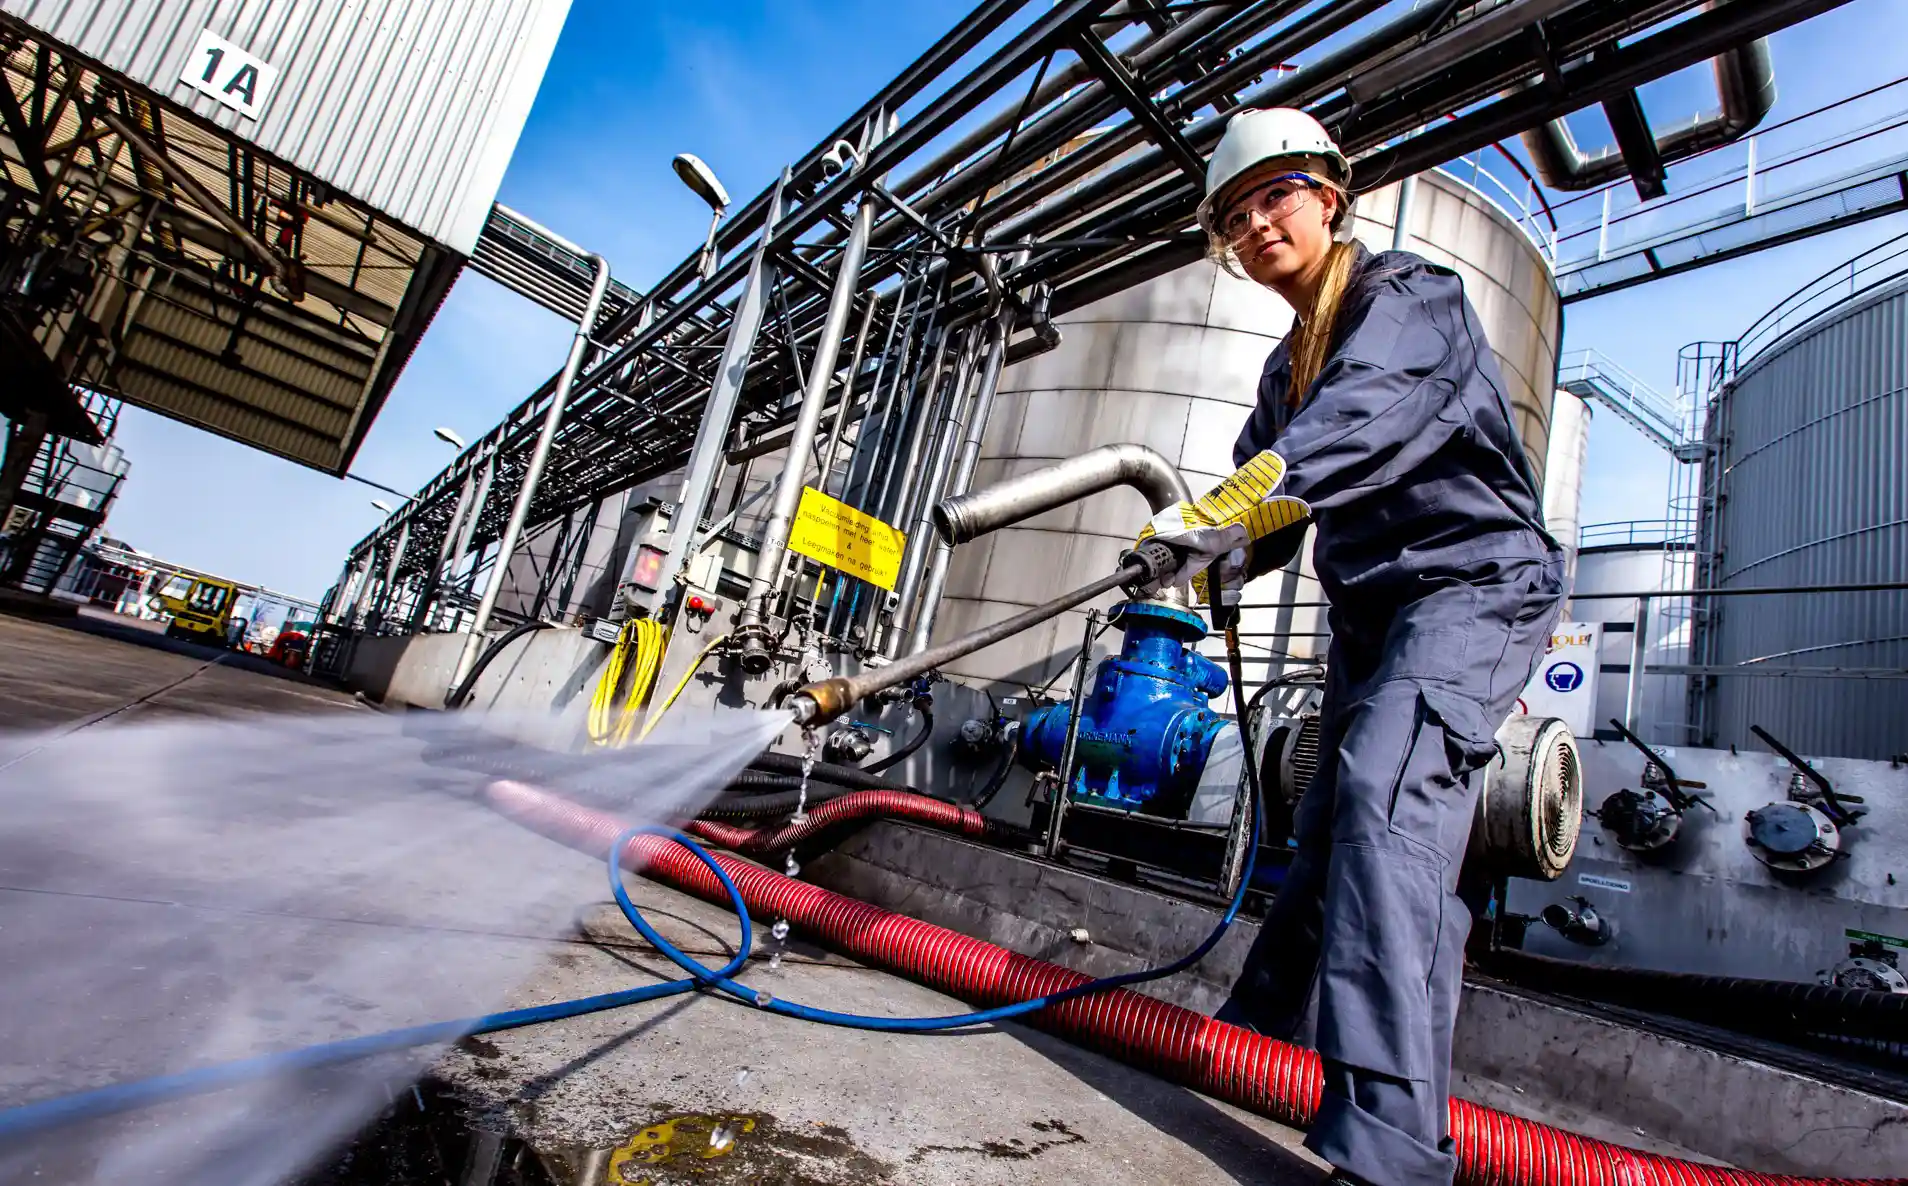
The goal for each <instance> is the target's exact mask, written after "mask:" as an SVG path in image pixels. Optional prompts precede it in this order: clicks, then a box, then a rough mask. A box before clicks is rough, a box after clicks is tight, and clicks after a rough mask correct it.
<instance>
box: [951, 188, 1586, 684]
mask: <svg viewBox="0 0 1908 1186" xmlns="http://www.w3.org/2000/svg"><path fill="white" fill-rule="evenodd" d="M1418 180H1419V185H1418V187H1417V196H1416V198H1415V199H1414V200H1413V201H1412V202H1411V203H1409V204H1408V206H1407V217H1406V223H1407V227H1406V229H1407V231H1408V234H1407V235H1406V237H1405V240H1406V241H1405V244H1404V245H1405V247H1406V248H1407V249H1408V250H1411V251H1415V252H1418V253H1419V254H1421V255H1423V256H1425V257H1426V258H1428V259H1430V260H1432V261H1433V262H1435V263H1439V264H1444V265H1446V266H1449V267H1452V268H1455V269H1456V270H1457V271H1458V273H1459V274H1460V275H1461V276H1463V278H1464V283H1465V286H1466V290H1467V292H1468V294H1469V296H1470V299H1471V303H1472V304H1473V305H1474V306H1475V307H1476V309H1477V312H1478V316H1479V317H1480V318H1481V319H1482V320H1483V323H1484V327H1485V330H1486V332H1487V333H1488V334H1489V336H1490V341H1491V347H1492V349H1493V350H1494V351H1495V352H1496V354H1497V358H1498V362H1499V364H1500V365H1501V367H1502V370H1503V373H1504V380H1505V383H1506V385H1507V386H1508V388H1509V391H1508V392H1507V394H1508V395H1509V397H1510V399H1511V402H1512V405H1513V408H1514V410H1515V414H1516V417H1517V423H1518V429H1519V432H1520V433H1521V434H1522V436H1523V439H1524V443H1525V448H1526V449H1527V450H1528V452H1529V455H1530V459H1531V463H1532V465H1533V466H1534V467H1535V469H1536V470H1537V472H1538V473H1539V474H1540V475H1541V474H1542V473H1543V470H1544V462H1545V456H1546V452H1547V450H1548V447H1549V436H1550V407H1551V397H1552V393H1553V391H1554V390H1555V385H1556V359H1557V343H1558V337H1559V333H1560V330H1561V328H1562V324H1561V317H1560V306H1559V304H1558V300H1557V288H1556V283H1555V280H1554V279H1553V277H1552V275H1551V272H1550V268H1549V265H1548V263H1547V262H1546V261H1545V259H1544V258H1543V256H1542V254H1541V253H1540V252H1539V251H1538V249H1537V246H1536V245H1535V244H1534V243H1533V242H1532V241H1531V239H1530V237H1529V236H1528V235H1527V234H1526V233H1525V232H1524V231H1522V230H1520V229H1519V228H1518V226H1517V224H1516V222H1515V221H1514V220H1513V219H1512V218H1511V217H1510V216H1508V215H1506V214H1505V213H1504V211H1502V210H1501V209H1499V208H1498V206H1497V205H1496V204H1495V203H1493V202H1492V201H1490V200H1488V199H1486V198H1485V197H1484V196H1483V195H1481V194H1480V193H1478V192H1477V191H1476V190H1474V189H1472V188H1471V187H1470V186H1468V185H1466V184H1464V183H1463V182H1460V181H1457V180H1454V179H1453V178H1451V177H1450V176H1447V175H1445V174H1442V173H1430V174H1425V175H1423V176H1421V177H1420V178H1419V179H1418ZM1396 209H1397V186H1395V185H1394V186H1388V187H1386V188H1384V189H1381V190H1378V191H1375V192H1374V193H1371V194H1368V195H1366V196H1364V197H1362V198H1360V199H1359V202H1358V206H1357V221H1356V224H1355V229H1356V233H1357V235H1358V238H1359V239H1360V240H1361V241H1363V242H1364V244H1365V245H1366V246H1367V247H1369V248H1370V249H1372V250H1373V251H1384V250H1387V249H1389V248H1390V246H1391V244H1392V239H1393V236H1392V223H1393V221H1394V218H1395V211H1396ZM1056 321H1057V323H1058V324H1059V326H1060V329H1061V333H1062V341H1061V344H1060V346H1059V348H1058V349H1056V350H1053V351H1051V352H1050V353H1047V354H1044V355H1040V356H1038V357H1035V358H1032V359H1029V360H1028V361H1026V362H1024V363H1021V364H1019V365H1017V366H1014V367H1011V368H1009V369H1008V370H1007V372H1006V373H1005V374H1004V375H1003V376H1002V377H1001V382H1000V394H999V397H998V399H997V400H996V402H995V405H994V409H993V414H992V416H991V418H990V419H989V421H988V424H987V429H986V435H985V437H984V439H983V441H982V448H981V461H980V465H979V467H978V469H977V470H976V472H975V474H974V481H973V488H974V489H981V488H984V487H986V486H988V485H990V484H992V483H994V482H998V481H1001V480H1003V479H1005V478H1010V477H1017V476H1019V475H1021V474H1024V473H1027V472H1029V471H1030V470H1034V469H1038V468H1040V467H1042V466H1045V465H1048V464H1051V463H1052V462H1054V461H1056V460H1059V459H1061V458H1065V457H1071V456H1074V455H1075V454H1078V453H1081V452H1084V451H1086V450H1087V449H1091V448H1094V447H1096V446H1099V445H1105V444H1111V443H1115V442H1133V443H1137V444H1142V445H1148V446H1151V447H1152V448H1154V449H1157V450H1158V451H1159V452H1161V453H1163V454H1165V455H1166V456H1167V457H1168V458H1170V459H1171V460H1172V461H1174V462H1175V463H1176V464H1177V465H1178V466H1179V467H1180V469H1181V470H1182V471H1183V472H1184V473H1185V476H1186V481H1187V483H1188V485H1190V486H1191V488H1192V489H1193V491H1194V492H1195V493H1198V492H1202V491H1204V490H1207V489H1209V488H1210V487H1211V486H1212V485H1213V484H1214V483H1216V482H1217V481H1219V479H1220V478H1221V477H1223V476H1224V475H1226V474H1227V473H1230V472H1231V470H1232V445H1233V442H1234V441H1235V440H1236V439H1237V437H1238V435H1239V430H1240V428H1241V427H1242V426H1243V425H1244V424H1245V420H1246V417H1247V415H1248V414H1249V412H1250V409H1251V407H1252V403H1253V399H1254V397H1255V395H1256V392H1257V387H1258V380H1259V372H1260V370H1261V369H1262V368H1263V366H1264V364H1265V359H1266V356H1267V355H1268V354H1270V353H1271V352H1272V348H1273V347H1274V346H1275V345H1277V344H1278V341H1279V339H1280V338H1281V337H1283V336H1284V334H1285V332H1286V330H1287V328H1288V327H1289V326H1290V325H1291V323H1292V313H1291V310H1290V309H1289V308H1288V307H1287V306H1286V304H1285V302H1284V301H1283V300H1281V299H1280V298H1279V297H1278V296H1277V295H1276V294H1274V293H1272V292H1271V291H1270V290H1268V289H1264V288H1261V287H1259V286H1258V285H1256V284H1253V283H1251V282H1249V281H1245V280H1240V279H1235V278H1234V277H1232V276H1229V275H1227V274H1226V273H1224V272H1223V271H1221V270H1220V269H1219V268H1218V267H1216V266H1214V265H1213V264H1210V263H1206V262H1203V261H1202V262H1199V263H1195V264H1189V265H1188V266H1186V267H1184V268H1180V269H1179V270H1177V271H1174V272H1170V273H1168V274H1166V275H1165V276H1161V277H1160V278H1158V279H1156V280H1153V281H1150V282H1148V283H1146V284H1142V285H1138V286H1136V287H1134V288H1131V289H1128V290H1127V291H1125V292H1121V293H1118V294H1115V295H1113V296H1110V297H1107V298H1105V299H1104V300H1101V301H1097V302H1095V303H1094V304H1091V305H1088V306H1086V307H1084V308H1081V309H1077V310H1074V311H1073V312H1070V313H1068V314H1065V315H1064V316H1062V317H1059V318H1057V319H1056ZM1147 515H1148V511H1147V507H1146V502H1145V500H1144V499H1143V498H1141V496H1140V495H1139V494H1138V493H1137V492H1135V491H1132V490H1127V489H1118V490H1111V491H1107V492H1106V493H1103V494H1097V495H1094V496H1092V497H1090V498H1087V499H1085V500H1084V501H1082V502H1079V503H1076V504H1074V505H1072V506H1067V507H1062V508H1061V509H1059V510H1056V511H1052V512H1049V513H1047V514H1044V515H1041V516H1039V517H1037V518H1034V519H1031V520H1028V521H1027V522H1025V523H1022V524H1019V525H1017V526H1014V527H1011V528H1007V529H1005V530H1002V531H999V532H996V533H994V534H993V535H991V536H986V537H983V538H981V539H979V540H976V541H974V542H972V543H968V544H964V545H962V546H961V547H959V548H957V549H955V552H954V559H953V564H952V567H951V568H950V570H949V577H948V585H947V595H946V599H945V601H944V602H943V603H942V605H941V608H940V614H939V616H938V617H937V619H936V621H935V626H934V640H935V641H937V642H938V641H941V640H944V639H948V638H952V637H954V636H955V635H957V634H961V633H965V632H966V631H968V630H972V629H974V628H975V627H978V626H981V625H984V624H986V623H989V622H993V621H998V620H999V619H1001V618H1004V617H1007V616H1009V615H1011V614H1013V613H1015V612H1017V611H1018V610H1020V609H1022V608H1025V607H1027V606H1030V605H1036V604H1039V603H1040V602H1042V601H1045V600H1047V599H1048V598H1050V597H1051V596H1053V595H1054V594H1055V593H1056V592H1058V591H1060V590H1063V589H1068V588H1073V587H1077V586H1079V585H1083V584H1085V583H1087V582H1088V581H1089V580H1092V579H1093V578H1095V577H1099V576H1103V575H1105V574H1106V573H1107V572H1109V571H1111V570H1112V568H1113V566H1114V564H1115V562H1116V560H1117V558H1118V556H1119V553H1120V551H1121V550H1122V549H1123V548H1125V547H1127V546H1128V545H1129V544H1130V543H1131V542H1132V538H1133V534H1134V532H1136V531H1137V530H1138V529H1139V527H1140V525H1141V524H1143V523H1144V522H1145V521H1146V518H1147ZM1306 552H1307V554H1306V555H1305V556H1304V557H1303V558H1302V561H1301V562H1300V563H1299V564H1298V565H1296V566H1294V567H1293V568H1292V569H1290V570H1289V571H1287V572H1284V573H1280V574H1273V575H1270V576H1267V577H1264V578H1262V579H1261V580H1259V581H1257V582H1255V583H1254V584H1253V585H1252V586H1251V587H1250V588H1249V589H1248V590H1247V594H1246V604H1247V606H1248V609H1247V611H1246V613H1245V615H1244V620H1243V625H1242V631H1243V633H1244V635H1245V638H1244V642H1245V643H1246V644H1247V649H1246V656H1247V661H1248V670H1247V673H1246V674H1247V678H1248V680H1252V679H1255V678H1259V677H1263V676H1264V675H1266V674H1267V673H1268V672H1276V671H1278V670H1280V669H1281V668H1282V666H1284V665H1286V664H1288V663H1292V662H1294V661H1296V662H1307V661H1310V660H1311V659H1312V658H1313V656H1314V655H1316V654H1321V653H1322V652H1323V644H1324V639H1323V637H1322V635H1321V632H1322V631H1323V630H1324V626H1323V621H1324V613H1323V610H1321V609H1319V608H1318V607H1317V605H1316V604H1315V603H1317V602H1319V601H1320V600H1321V595H1320V592H1319V587H1318V583H1317V581H1316V580H1315V579H1313V577H1312V575H1311V557H1310V555H1309V552H1310V548H1309V545H1308V547H1307V549H1306ZM1112 600H1114V598H1112V597H1108V598H1107V602H1108V603H1110V602H1111V601H1112ZM1307 603H1313V604H1307ZM1252 606H1261V607H1267V608H1259V609H1253V608H1250V607H1252ZM1084 613H1085V611H1084V610H1083V611H1080V612H1078V613H1069V614H1066V615H1063V616H1062V617H1060V618H1059V619H1056V620H1055V621H1053V622H1051V623H1049V624H1048V625H1046V626H1044V627H1040V628H1037V629H1035V630H1032V631H1029V632H1027V633H1025V634H1022V635H1019V636H1017V637H1015V638H1014V639H1012V640H1010V641H1008V642H1006V643H1003V644H1000V645H998V646H995V647H991V648H989V649H987V650H983V651H980V652H978V653H977V654H975V655H971V656H969V657H968V658H966V659H963V660H960V661H958V662H956V663H953V664H950V665H949V670H950V672H953V673H958V674H961V675H965V676H968V677H970V678H974V679H980V680H987V681H994V682H999V683H1003V684H1005V685H1007V686H1008V687H1010V688H1011V687H1014V686H1016V685H1032V686H1034V687H1038V686H1040V685H1042V684H1044V683H1046V682H1047V681H1048V680H1050V679H1054V678H1055V677H1056V676H1060V675H1061V674H1062V672H1063V671H1064V670H1065V669H1066V668H1067V666H1068V661H1069V659H1070V657H1071V656H1072V654H1074V653H1075V652H1077V650H1078V649H1079V646H1080V642H1081V639H1082V637H1083V627H1084V622H1083V617H1084ZM1118 642H1119V640H1118V638H1117V636H1115V637H1112V638H1109V639H1102V640H1101V645H1100V646H1099V647H1098V648H1096V649H1097V650H1098V652H1099V653H1109V652H1111V651H1117V650H1118V649H1119V648H1118ZM1212 653H1215V654H1216V653H1217V650H1216V648H1213V649H1212ZM1056 688H1057V691H1058V693H1059V694H1061V695H1064V694H1065V693H1066V691H1067V688H1066V680H1065V679H1064V678H1061V679H1059V680H1058V681H1057V684H1056Z"/></svg>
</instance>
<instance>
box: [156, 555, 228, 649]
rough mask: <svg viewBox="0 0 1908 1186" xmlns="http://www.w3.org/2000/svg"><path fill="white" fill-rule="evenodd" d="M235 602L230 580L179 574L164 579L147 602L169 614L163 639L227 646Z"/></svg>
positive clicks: (157, 610)
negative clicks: (162, 584)
mask: <svg viewBox="0 0 1908 1186" xmlns="http://www.w3.org/2000/svg"><path fill="white" fill-rule="evenodd" d="M237 602H238V588H237V586H235V585H233V584H232V582H230V581H222V580H220V579H219V578H217V577H203V576H192V577H188V576H186V575H184V574H183V573H182V574H180V575H178V576H175V577H173V578H172V580H170V581H168V582H167V583H166V585H165V587H164V588H162V589H161V590H160V591H159V592H158V593H156V594H154V595H153V596H152V598H151V600H150V601H148V602H147V604H148V605H149V606H150V607H151V608H152V609H153V611H154V612H156V613H162V614H167V615H170V617H171V620H170V621H168V622H167V623H166V637H167V638H182V639H184V640H186V641H187V642H197V643H203V644H205V645H206V646H214V647H224V646H228V645H230V644H229V643H228V641H227V634H228V632H229V630H230V629H231V624H232V610H233V609H234V607H235V606H236V604H237Z"/></svg>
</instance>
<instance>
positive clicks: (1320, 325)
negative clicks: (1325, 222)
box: [1285, 242, 1357, 408]
mask: <svg viewBox="0 0 1908 1186" xmlns="http://www.w3.org/2000/svg"><path fill="white" fill-rule="evenodd" d="M1356 255H1357V249H1356V248H1355V247H1354V246H1353V245H1352V244H1351V243H1349V242H1340V243H1333V244H1332V247H1331V250H1330V251H1329V252H1328V253H1327V254H1326V257H1325V267H1324V270H1323V272H1322V273H1321V274H1320V276H1319V281H1318V291H1317V293H1315V294H1314V295H1313V297H1312V307H1311V308H1310V309H1308V310H1306V312H1305V315H1304V316H1303V317H1300V318H1298V319H1297V320H1295V321H1293V323H1292V333H1291V338H1290V346H1289V349H1288V353H1289V355H1290V357H1291V359H1292V382H1291V385H1290V386H1289V387H1287V388H1286V391H1285V402H1286V404H1287V405H1289V406H1290V407H1293V408H1296V407H1298V406H1299V405H1300V404H1301V403H1303V402H1304V401H1305V393H1306V392H1307V391H1309V390H1310V389H1311V386H1312V384H1313V383H1315V382H1317V381H1318V373H1319V371H1321V370H1323V369H1324V367H1325V357H1326V355H1327V354H1328V353H1329V352H1330V351H1331V348H1332V328H1333V326H1335V325H1336V324H1337V323H1338V307H1339V305H1340V304H1342V303H1343V302H1344V299H1345V290H1346V288H1348V287H1349V286H1350V285H1351V274H1352V262H1353V260H1354V259H1355V258H1356Z"/></svg>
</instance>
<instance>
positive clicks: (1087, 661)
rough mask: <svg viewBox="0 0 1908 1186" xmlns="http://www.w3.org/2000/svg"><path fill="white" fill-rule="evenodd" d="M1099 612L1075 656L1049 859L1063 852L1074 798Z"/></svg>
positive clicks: (1090, 614)
mask: <svg viewBox="0 0 1908 1186" xmlns="http://www.w3.org/2000/svg"><path fill="white" fill-rule="evenodd" d="M1099 624H1100V616H1099V614H1097V613H1095V612H1094V611H1093V610H1088V611H1087V616H1086V632H1085V636H1084V637H1082V638H1081V640H1080V654H1079V655H1078V656H1077V657H1076V658H1075V659H1074V660H1073V698H1072V700H1071V701H1070V703H1071V704H1072V705H1073V711H1072V712H1070V713H1068V714H1067V736H1066V741H1065V743H1064V744H1063V745H1062V746H1061V747H1060V778H1059V780H1058V781H1056V782H1055V783H1054V784H1053V802H1051V803H1049V804H1048V805H1047V839H1046V853H1047V858H1048V859H1049V860H1051V859H1053V858H1054V857H1057V856H1059V855H1060V828H1061V825H1062V823H1063V822H1064V821H1065V819H1066V815H1067V807H1068V805H1069V804H1070V803H1071V802H1072V800H1073V772H1074V761H1075V759H1076V758H1077V757H1078V756H1079V746H1080V721H1081V718H1083V717H1085V716H1086V713H1085V712H1084V711H1083V709H1084V707H1085V702H1086V678H1087V670H1088V669H1089V668H1091V667H1092V666H1093V640H1094V637H1095V636H1096V635H1098V633H1099V630H1098V626H1099Z"/></svg>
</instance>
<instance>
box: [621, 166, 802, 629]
mask: <svg viewBox="0 0 1908 1186" xmlns="http://www.w3.org/2000/svg"><path fill="white" fill-rule="evenodd" d="M788 182H789V173H788V170H787V169H783V170H782V179H781V181H780V182H778V183H777V184H776V186H775V198H774V200H773V201H771V202H770V203H769V209H768V213H767V214H766V215H765V216H764V217H765V218H766V221H765V223H764V224H763V228H762V237H761V239H759V240H758V241H757V242H756V244H755V257H754V259H752V260H751V261H750V262H749V270H748V276H747V279H745V280H744V281H743V282H742V291H741V293H740V294H739V295H737V297H736V298H735V313H734V315H733V316H731V317H730V319H729V336H728V338H727V339H726V340H725V341H724V342H723V343H722V358H721V360H720V361H719V362H717V363H716V377H715V383H714V384H713V385H712V386H711V387H710V389H709V397H708V400H707V402H706V403H705V404H704V405H703V415H702V426H701V427H700V428H699V429H697V430H696V443H695V444H694V445H693V446H691V447H690V450H689V464H688V468H687V471H686V472H685V474H684V476H683V483H682V493H681V494H680V495H678V496H677V498H676V520H675V521H674V522H672V523H670V525H669V528H670V530H669V551H668V552H667V553H666V554H665V555H664V556H663V565H662V579H661V580H659V581H657V582H656V591H655V592H654V593H652V594H651V595H650V598H649V611H650V613H652V614H656V613H660V612H661V611H662V609H663V607H664V605H666V604H667V603H668V601H669V596H670V594H671V593H672V592H674V591H675V585H676V578H677V577H678V576H680V575H681V573H682V570H683V568H684V567H685V566H687V564H688V563H689V542H690V540H691V539H692V538H693V537H694V536H695V534H696V525H697V523H698V521H699V520H700V519H701V517H702V509H703V508H704V507H705V506H707V505H708V503H709V499H710V498H711V496H713V495H714V493H715V477H716V467H717V465H718V464H719V463H720V462H721V460H722V450H723V446H724V445H725V444H726V443H727V441H728V438H729V426H730V424H731V423H733V421H734V420H735V407H736V402H737V400H738V399H740V397H741V395H742V382H743V380H744V379H746V378H747V377H748V373H749V356H750V355H751V354H753V353H754V352H755V337H756V334H757V333H759V332H760V331H761V328H762V313H763V310H764V309H766V308H767V305H768V286H769V283H770V279H771V277H770V273H769V256H768V245H769V241H770V240H771V239H772V238H774V234H775V227H776V224H777V223H778V222H779V220H780V218H781V212H782V191H783V189H784V188H785V187H786V186H787V185H788ZM639 551H640V549H637V548H631V549H630V554H629V562H630V563H631V564H632V565H633V564H634V563H635V562H636V560H637V553H638V552H639ZM628 581H629V573H627V572H625V573H624V574H623V583H624V584H627V583H628Z"/></svg>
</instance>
